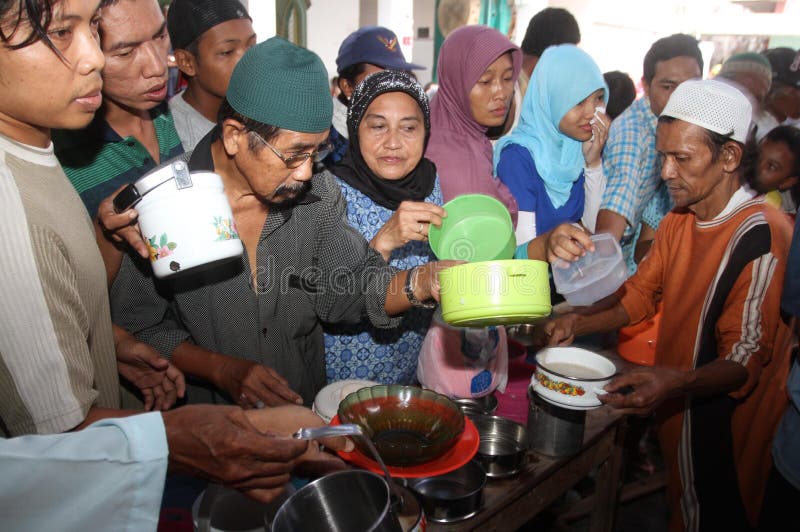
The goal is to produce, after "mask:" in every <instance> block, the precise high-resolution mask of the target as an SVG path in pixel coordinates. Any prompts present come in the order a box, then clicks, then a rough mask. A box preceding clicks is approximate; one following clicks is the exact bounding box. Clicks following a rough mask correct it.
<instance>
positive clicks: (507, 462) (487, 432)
mask: <svg viewBox="0 0 800 532" xmlns="http://www.w3.org/2000/svg"><path fill="white" fill-rule="evenodd" d="M471 419H472V422H473V423H475V427H476V428H477V429H478V434H480V437H481V443H480V447H479V448H478V453H477V454H476V455H475V460H477V461H478V462H480V464H481V465H482V466H483V469H484V470H485V471H486V476H488V477H493V478H503V477H510V476H513V475H516V474H517V473H519V472H520V471H522V468H523V467H524V466H525V462H526V459H527V456H528V431H527V430H526V429H525V427H523V426H522V425H520V424H519V423H515V422H513V421H511V420H510V419H506V418H504V417H500V416H475V417H473V418H471Z"/></svg>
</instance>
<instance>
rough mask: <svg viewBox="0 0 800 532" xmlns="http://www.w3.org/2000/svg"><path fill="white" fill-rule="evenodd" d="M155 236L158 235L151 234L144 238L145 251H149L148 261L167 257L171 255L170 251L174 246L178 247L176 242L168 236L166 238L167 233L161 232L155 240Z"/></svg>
mask: <svg viewBox="0 0 800 532" xmlns="http://www.w3.org/2000/svg"><path fill="white" fill-rule="evenodd" d="M157 237H158V235H153V236H152V237H150V238H147V239H145V244H147V251H149V252H150V262H155V261H157V260H158V259H163V258H164V257H169V256H170V255H172V252H173V251H174V250H175V248H176V247H178V244H176V243H175V242H170V241H169V238H167V233H162V234H161V238H160V239H159V240H156V238H157Z"/></svg>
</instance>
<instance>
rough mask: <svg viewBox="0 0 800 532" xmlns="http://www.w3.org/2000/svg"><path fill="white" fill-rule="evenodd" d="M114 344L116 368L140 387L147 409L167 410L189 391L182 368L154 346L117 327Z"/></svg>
mask: <svg viewBox="0 0 800 532" xmlns="http://www.w3.org/2000/svg"><path fill="white" fill-rule="evenodd" d="M115 348H116V355H117V370H118V371H119V374H120V375H122V376H123V377H124V378H125V379H127V380H128V381H130V382H131V384H133V385H134V386H136V387H137V388H138V389H139V391H141V393H142V396H143V398H144V409H145V410H151V409H155V410H168V409H169V408H171V407H172V405H174V404H175V401H176V400H177V399H178V398H179V397H180V398H182V397H183V396H184V394H185V393H186V381H185V378H184V376H183V373H182V372H181V370H179V369H178V368H176V367H175V366H173V365H172V364H170V362H169V361H168V360H166V359H164V358H162V357H161V356H160V355H159V354H158V352H157V351H156V350H155V349H153V348H152V347H151V346H149V345H147V344H145V343H144V342H140V341H139V340H137V339H136V338H135V337H133V336H131V335H130V334H127V333H123V332H121V330H120V329H116V330H115Z"/></svg>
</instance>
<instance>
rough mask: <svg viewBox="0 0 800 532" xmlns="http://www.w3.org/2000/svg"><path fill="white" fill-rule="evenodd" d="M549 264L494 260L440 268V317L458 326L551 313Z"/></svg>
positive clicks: (500, 322) (531, 318) (523, 320)
mask: <svg viewBox="0 0 800 532" xmlns="http://www.w3.org/2000/svg"><path fill="white" fill-rule="evenodd" d="M547 268H548V264H547V263H546V262H544V261H541V260H495V261H487V262H472V263H469V264H460V265H458V266H453V267H452V268H447V269H445V270H442V271H440V272H439V290H440V292H439V294H440V299H441V306H442V318H443V319H444V321H446V322H447V323H449V324H451V325H455V326H458V327H486V326H489V325H512V324H517V323H531V322H534V321H536V320H538V319H539V318H544V317H546V316H549V315H550V311H551V310H552V307H551V304H550V280H549V277H548V270H547Z"/></svg>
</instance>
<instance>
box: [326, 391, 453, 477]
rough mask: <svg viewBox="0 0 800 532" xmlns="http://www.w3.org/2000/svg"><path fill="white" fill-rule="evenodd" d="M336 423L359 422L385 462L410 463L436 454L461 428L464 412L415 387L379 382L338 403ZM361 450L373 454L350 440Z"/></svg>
mask: <svg viewBox="0 0 800 532" xmlns="http://www.w3.org/2000/svg"><path fill="white" fill-rule="evenodd" d="M339 421H340V422H341V423H357V424H358V425H361V428H363V429H364V432H365V433H366V435H367V437H369V438H370V439H371V440H372V442H373V443H374V444H375V447H376V448H377V450H378V453H379V454H380V455H381V458H383V461H384V462H386V464H387V465H391V466H400V467H402V466H410V465H417V464H422V463H425V462H429V461H431V460H434V459H436V458H438V457H439V456H441V455H443V454H444V453H445V452H447V451H448V450H449V449H450V448H451V447H453V445H455V443H456V441H457V440H458V438H459V437H460V436H461V433H462V432H463V431H464V414H463V413H462V412H461V410H460V409H459V408H458V405H456V404H455V403H454V402H453V401H451V400H450V399H448V398H447V397H446V396H444V395H442V394H439V393H436V392H434V391H432V390H426V389H423V388H418V387H416V386H400V385H384V384H381V385H378V386H372V387H369V388H362V389H360V390H358V391H355V392H353V393H351V394H349V395H348V396H347V397H345V398H344V400H343V401H342V402H341V403H340V404H339ZM353 441H354V443H355V444H356V446H357V447H358V449H359V451H361V453H363V454H364V455H365V456H372V453H370V451H369V449H368V448H367V447H366V445H365V444H364V443H363V442H361V441H360V440H359V438H354V439H353Z"/></svg>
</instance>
